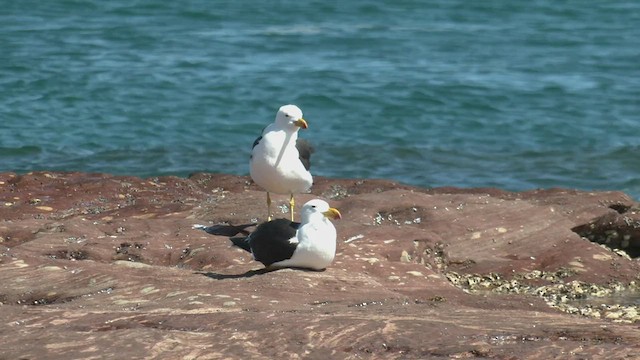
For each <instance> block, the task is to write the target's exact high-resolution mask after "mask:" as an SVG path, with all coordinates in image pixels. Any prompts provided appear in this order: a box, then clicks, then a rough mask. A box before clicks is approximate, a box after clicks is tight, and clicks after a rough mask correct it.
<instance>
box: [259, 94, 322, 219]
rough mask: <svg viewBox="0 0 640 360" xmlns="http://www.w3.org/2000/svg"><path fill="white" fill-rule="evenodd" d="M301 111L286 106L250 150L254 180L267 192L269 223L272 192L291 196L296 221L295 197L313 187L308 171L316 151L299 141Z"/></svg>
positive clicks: (301, 119)
mask: <svg viewBox="0 0 640 360" xmlns="http://www.w3.org/2000/svg"><path fill="white" fill-rule="evenodd" d="M307 127H308V125H307V122H306V121H305V120H304V119H303V118H302V110H300V108H298V107H297V106H295V105H284V106H282V107H280V109H279V110H278V113H277V114H276V119H275V121H274V122H273V123H272V124H269V125H268V126H267V127H266V128H264V130H262V135H261V136H260V137H258V138H257V139H256V141H254V143H253V149H252V150H251V160H250V162H249V163H250V169H249V172H250V174H251V178H252V179H253V181H254V182H255V183H256V184H258V185H259V186H260V187H262V188H263V189H265V190H266V191H267V212H268V213H267V220H271V196H270V195H269V193H272V192H273V193H276V194H289V195H291V197H290V198H289V212H290V213H291V221H293V208H294V206H295V202H294V199H293V194H298V193H304V192H308V191H309V189H310V188H311V185H312V184H313V178H312V177H311V173H310V172H309V167H310V166H311V163H310V157H311V153H312V152H313V148H311V146H310V145H309V143H308V142H306V141H304V140H298V130H300V129H301V128H302V129H306V128H307Z"/></svg>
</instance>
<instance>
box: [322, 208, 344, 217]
mask: <svg viewBox="0 0 640 360" xmlns="http://www.w3.org/2000/svg"><path fill="white" fill-rule="evenodd" d="M323 214H324V216H326V217H328V218H331V219H342V215H341V214H340V211H338V209H334V208H329V210H327V211H325V212H323Z"/></svg>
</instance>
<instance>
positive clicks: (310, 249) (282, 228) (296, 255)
mask: <svg viewBox="0 0 640 360" xmlns="http://www.w3.org/2000/svg"><path fill="white" fill-rule="evenodd" d="M329 218H331V219H340V218H341V215H340V212H339V211H338V210H337V209H334V208H332V207H329V204H327V202H326V201H324V200H320V199H314V200H311V201H309V202H307V203H306V204H304V206H302V211H301V221H302V222H300V223H297V222H293V221H289V220H287V219H276V220H271V221H268V222H264V223H262V224H260V225H258V227H257V228H256V230H255V231H254V232H252V233H251V234H250V235H249V236H247V237H240V238H231V241H232V242H233V244H234V245H236V246H238V247H240V248H242V249H244V250H246V251H249V252H250V253H252V254H253V258H254V259H255V260H256V261H260V262H261V263H263V264H264V265H265V266H266V267H267V268H270V269H273V268H284V267H295V268H306V269H313V270H322V269H325V268H326V267H327V266H329V265H330V264H331V262H332V261H333V258H334V257H335V254H336V228H335V227H334V226H333V224H332V223H331V221H329Z"/></svg>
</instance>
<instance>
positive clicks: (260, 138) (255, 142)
mask: <svg viewBox="0 0 640 360" xmlns="http://www.w3.org/2000/svg"><path fill="white" fill-rule="evenodd" d="M260 140H262V135H260V136H258V138H257V139H256V140H255V141H254V142H253V146H252V147H251V149H253V148H254V147H256V145H258V143H259V142H260Z"/></svg>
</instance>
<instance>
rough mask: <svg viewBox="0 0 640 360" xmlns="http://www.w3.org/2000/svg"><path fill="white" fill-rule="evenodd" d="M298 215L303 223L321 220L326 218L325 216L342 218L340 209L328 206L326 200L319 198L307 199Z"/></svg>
mask: <svg viewBox="0 0 640 360" xmlns="http://www.w3.org/2000/svg"><path fill="white" fill-rule="evenodd" d="M300 216H301V218H302V222H303V223H306V222H309V221H322V220H326V218H330V219H341V218H342V215H341V214H340V211H338V209H335V208H332V207H330V206H329V204H328V203H327V202H326V201H324V200H320V199H314V200H310V201H307V203H305V204H304V205H303V206H302V210H301V211H300Z"/></svg>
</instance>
